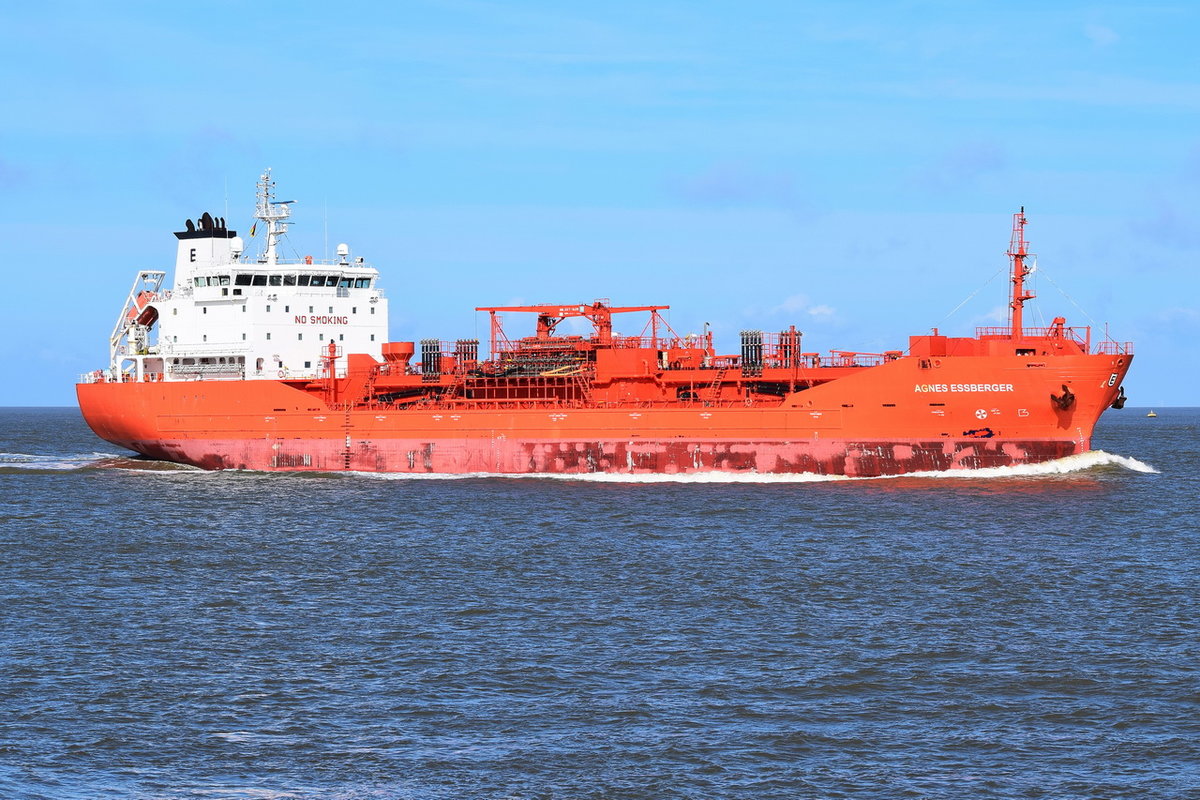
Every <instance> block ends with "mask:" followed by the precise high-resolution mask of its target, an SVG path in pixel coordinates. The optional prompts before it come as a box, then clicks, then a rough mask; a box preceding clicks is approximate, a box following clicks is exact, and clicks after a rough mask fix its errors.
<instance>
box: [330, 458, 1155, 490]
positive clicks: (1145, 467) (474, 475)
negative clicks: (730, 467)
mask: <svg viewBox="0 0 1200 800" xmlns="http://www.w3.org/2000/svg"><path fill="white" fill-rule="evenodd" d="M1112 466H1115V467H1121V468H1123V469H1128V470H1130V471H1132V472H1141V473H1148V474H1157V473H1158V470H1156V469H1155V468H1154V467H1152V466H1150V465H1149V464H1146V463H1145V462H1142V461H1138V460H1137V459H1136V458H1130V457H1128V456H1118V455H1113V454H1111V453H1106V452H1104V451H1103V450H1090V451H1088V452H1086V453H1079V454H1078V455H1073V456H1067V457H1065V458H1059V459H1055V460H1054V461H1043V462H1041V463H1039V464H1019V465H1016V466H1010V467H982V468H980V469H948V470H936V471H928V472H908V473H904V474H901V475H881V476H878V477H871V478H858V477H849V476H846V475H817V474H814V473H811V472H802V473H797V474H765V473H764V474H760V473H757V472H691V473H678V474H674V475H668V474H662V473H648V474H629V473H621V472H586V473H568V474H564V473H494V472H468V473H461V474H453V475H451V474H445V473H397V472H350V473H335V474H342V475H353V476H355V477H362V478H374V479H376V480H470V479H479V478H487V479H496V478H508V479H512V480H529V479H534V480H558V481H586V482H588V483H829V482H833V481H879V480H893V479H896V478H934V479H940V478H955V479H960V480H977V479H981V478H991V479H994V478H1036V477H1042V476H1054V475H1069V474H1071V473H1075V472H1086V471H1088V470H1093V469H1099V468H1102V467H1112Z"/></svg>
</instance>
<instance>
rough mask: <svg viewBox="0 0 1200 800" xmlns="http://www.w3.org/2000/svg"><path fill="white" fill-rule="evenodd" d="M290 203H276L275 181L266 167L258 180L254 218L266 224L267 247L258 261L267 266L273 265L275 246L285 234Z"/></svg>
mask: <svg viewBox="0 0 1200 800" xmlns="http://www.w3.org/2000/svg"><path fill="white" fill-rule="evenodd" d="M291 203H292V201H291V200H285V201H283V202H276V200H275V181H274V180H272V179H271V168H270V167H267V169H266V171H265V172H263V174H262V175H261V176H260V177H259V179H258V207H257V208H256V209H255V212H254V216H255V217H256V218H258V219H261V220H262V221H263V222H265V223H267V247H266V250H264V251H263V254H262V258H261V259H259V260H260V261H261V262H262V263H264V264H267V265H268V266H274V265H275V263H276V255H275V245H276V243H277V242H278V239H279V237H280V236H283V235H284V234H286V233H287V229H288V223H287V222H284V220H286V219H287V218H288V217H290V216H291V214H292V210H291V208H290V207H289V206H290V204H291Z"/></svg>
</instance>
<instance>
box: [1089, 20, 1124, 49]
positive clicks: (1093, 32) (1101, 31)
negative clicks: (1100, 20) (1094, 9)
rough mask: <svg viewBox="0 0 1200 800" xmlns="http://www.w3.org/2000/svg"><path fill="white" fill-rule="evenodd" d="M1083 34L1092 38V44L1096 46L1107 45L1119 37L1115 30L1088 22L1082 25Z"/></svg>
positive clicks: (1113, 42)
mask: <svg viewBox="0 0 1200 800" xmlns="http://www.w3.org/2000/svg"><path fill="white" fill-rule="evenodd" d="M1083 34H1084V36H1087V38H1089V39H1091V40H1092V44H1094V45H1096V46H1097V47H1108V46H1109V45H1111V44H1115V43H1116V42H1117V41H1118V40H1119V39H1120V38H1121V37H1120V36H1117V34H1116V31H1114V30H1113V29H1112V28H1109V27H1106V26H1104V25H1096V24H1092V23H1089V24H1087V25H1084V26H1083Z"/></svg>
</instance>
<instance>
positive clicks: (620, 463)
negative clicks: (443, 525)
mask: <svg viewBox="0 0 1200 800" xmlns="http://www.w3.org/2000/svg"><path fill="white" fill-rule="evenodd" d="M130 446H131V447H132V449H134V450H136V451H138V452H140V453H142V454H144V455H147V456H149V457H151V458H158V459H162V460H166V461H176V462H182V463H186V464H193V465H196V466H199V467H203V468H205V469H255V470H270V471H342V470H351V471H362V472H394V473H409V474H414V473H440V474H473V473H480V474H539V473H548V474H586V473H596V472H607V473H620V474H653V473H658V474H666V475H673V474H688V473H702V472H745V473H762V474H800V473H813V474H818V475H848V476H861V477H869V476H879V475H898V474H904V473H911V472H924V471H941V470H950V469H978V468H983V467H1002V466H1009V465H1013V464H1030V463H1037V462H1041V461H1048V460H1052V459H1056V458H1062V457H1064V456H1069V455H1073V454H1075V453H1078V452H1083V451H1084V450H1086V449H1087V448H1086V446H1084V447H1081V446H1080V445H1079V444H1078V443H1076V442H1065V441H1027V442H1014V441H1005V442H997V441H989V440H977V439H973V440H958V441H951V440H944V441H936V442H918V441H912V442H894V441H889V442H884V441H874V442H863V441H849V440H840V441H839V440H825V441H820V442H795V443H793V442H752V441H730V440H711V439H710V440H699V439H674V440H671V441H638V442H613V441H609V442H595V441H590V442H561V441H553V442H552V441H546V442H530V441H512V440H502V441H494V440H483V439H461V438H460V439H439V440H436V441H421V440H417V439H394V440H386V441H379V442H358V443H352V445H351V447H350V448H349V449H347V448H346V447H345V446H344V444H343V443H341V442H337V441H334V440H331V439H287V440H277V441H270V440H245V439H205V440H196V439H179V440H166V441H154V442H133V443H131V444H130Z"/></svg>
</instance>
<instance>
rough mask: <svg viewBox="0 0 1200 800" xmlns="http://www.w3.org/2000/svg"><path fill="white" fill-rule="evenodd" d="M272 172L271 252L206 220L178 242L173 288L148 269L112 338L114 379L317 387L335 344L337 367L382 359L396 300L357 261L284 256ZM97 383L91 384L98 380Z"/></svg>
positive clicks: (267, 196)
mask: <svg viewBox="0 0 1200 800" xmlns="http://www.w3.org/2000/svg"><path fill="white" fill-rule="evenodd" d="M274 190H275V182H274V181H273V180H272V179H271V171H270V170H269V169H268V170H267V171H266V172H264V173H263V175H262V177H261V178H260V179H259V183H258V205H257V208H256V212H255V217H256V218H257V220H258V222H256V223H255V224H254V226H253V227H252V228H251V236H254V235H255V233H258V232H259V231H257V230H256V229H257V228H260V227H263V228H265V231H262V233H263V234H265V235H264V240H265V243H264V247H263V249H262V252H261V253H260V254H258V255H257V256H255V257H251V256H247V255H246V254H245V253H244V243H243V240H242V238H241V237H240V236H238V235H237V232H236V231H232V230H228V229H227V228H226V227H225V220H224V219H223V218H214V217H212V216H211V215H209V214H208V213H205V214H204V215H203V216H201V217H200V219H199V220H197V221H196V222H195V223H193V222H192V221H191V220H188V221H187V226H186V230H184V231H180V232H178V233H176V234H175V236H176V238H177V239H178V240H179V244H178V251H177V254H176V258H175V279H174V285H173V286H172V288H171V289H170V290H164V289H163V284H164V283H165V281H166V275H167V273H166V272H164V271H159V270H143V271H142V272H139V273H138V277H137V279H136V280H135V281H134V285H133V288H132V289H131V291H130V293H129V297H128V298H127V300H126V302H125V307H124V309H123V310H122V311H121V315H120V317H119V318H118V319H117V324H116V326H115V327H114V328H113V333H112V338H111V342H110V353H109V355H110V359H111V364H110V368H109V375H108V376H107V377H108V379H109V380H121V379H122V376H128V377H129V379H141V378H143V377H144V376H146V377H149V378H150V379H151V380H155V379H157V380H163V381H180V380H214V379H216V380H220V379H225V380H242V379H245V380H253V379H271V380H278V379H280V378H289V379H290V378H305V377H318V376H319V375H323V374H326V372H325V370H326V369H327V368H326V367H325V364H324V363H323V359H326V358H327V357H328V354H329V352H330V351H329V345H330V343H331V342H332V343H334V345H335V352H336V355H337V364H336V366H337V368H338V370H339V372H340V371H342V370H344V368H345V363H346V361H345V356H346V354H347V353H365V354H367V355H370V356H372V357H374V358H375V359H376V360H382V347H383V343H384V342H385V341H386V340H387V328H388V313H387V298H385V297H384V294H383V290H382V289H380V288H379V287H378V286H377V285H376V283H377V281H378V279H379V273H378V271H377V270H376V269H375V268H374V267H370V266H367V265H366V264H364V263H363V259H362V258H354V259H351V258H350V250H349V248H348V247H347V246H346V245H344V244H343V245H338V248H337V253H338V255H337V258H336V259H334V260H332V261H328V260H314V259H313V258H312V257H311V256H305V257H303V258H300V259H297V260H295V261H286V260H283V259H281V258H280V257H279V254H278V250H279V245H280V240H281V237H283V236H284V234H286V232H287V225H288V223H287V222H285V220H286V219H287V218H288V216H289V215H290V208H289V204H290V203H291V201H283V202H277V201H276V200H275V198H274ZM95 377H99V376H93V379H94V378H95Z"/></svg>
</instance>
